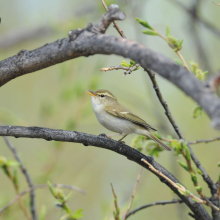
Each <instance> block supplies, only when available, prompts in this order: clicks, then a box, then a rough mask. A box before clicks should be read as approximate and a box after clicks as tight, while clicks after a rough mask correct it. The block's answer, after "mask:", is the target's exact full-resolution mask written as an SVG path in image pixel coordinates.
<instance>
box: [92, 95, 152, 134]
mask: <svg viewBox="0 0 220 220" xmlns="http://www.w3.org/2000/svg"><path fill="white" fill-rule="evenodd" d="M92 107H93V110H94V112H95V115H96V118H97V119H98V121H99V123H100V124H101V125H102V126H104V127H105V128H107V129H108V130H110V131H113V132H116V133H119V134H122V135H126V134H133V133H136V134H142V135H145V136H148V135H149V132H148V131H147V130H146V129H144V128H143V127H141V126H139V125H136V124H135V123H133V122H131V121H128V120H126V119H121V118H118V117H116V116H113V115H111V114H109V113H108V112H106V111H105V109H104V108H103V106H102V105H100V104H98V103H97V102H96V101H95V97H92Z"/></svg>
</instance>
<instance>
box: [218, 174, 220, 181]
mask: <svg viewBox="0 0 220 220" xmlns="http://www.w3.org/2000/svg"><path fill="white" fill-rule="evenodd" d="M218 181H219V182H220V174H219V176H218Z"/></svg>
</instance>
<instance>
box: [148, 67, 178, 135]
mask: <svg viewBox="0 0 220 220" xmlns="http://www.w3.org/2000/svg"><path fill="white" fill-rule="evenodd" d="M145 71H146V72H147V73H148V75H149V77H150V79H151V82H152V84H153V88H154V90H155V92H156V94H157V97H158V99H159V101H160V103H161V105H162V106H163V108H164V110H165V114H166V116H167V117H168V119H169V121H170V123H171V125H172V126H173V128H174V130H175V131H176V133H177V135H178V136H179V138H180V139H182V133H181V131H180V129H179V127H178V126H177V124H176V122H175V120H174V118H173V116H172V114H171V112H170V109H169V107H168V105H167V103H166V101H165V100H164V98H163V96H162V94H161V92H160V88H159V86H158V84H157V81H156V78H155V73H153V72H152V71H151V70H149V69H146V70H145Z"/></svg>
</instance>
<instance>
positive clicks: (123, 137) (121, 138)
mask: <svg viewBox="0 0 220 220" xmlns="http://www.w3.org/2000/svg"><path fill="white" fill-rule="evenodd" d="M126 136H127V134H126V135H124V136H123V137H122V138H121V139H119V140H118V141H121V142H123V141H122V140H123V139H124V138H125V137H126Z"/></svg>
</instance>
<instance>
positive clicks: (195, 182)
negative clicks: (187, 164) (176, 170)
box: [191, 173, 198, 185]
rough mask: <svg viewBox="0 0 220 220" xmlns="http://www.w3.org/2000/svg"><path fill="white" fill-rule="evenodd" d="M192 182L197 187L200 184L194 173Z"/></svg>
mask: <svg viewBox="0 0 220 220" xmlns="http://www.w3.org/2000/svg"><path fill="white" fill-rule="evenodd" d="M191 180H192V181H193V183H194V184H195V185H196V184H198V180H197V177H196V175H195V174H194V173H191Z"/></svg>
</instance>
